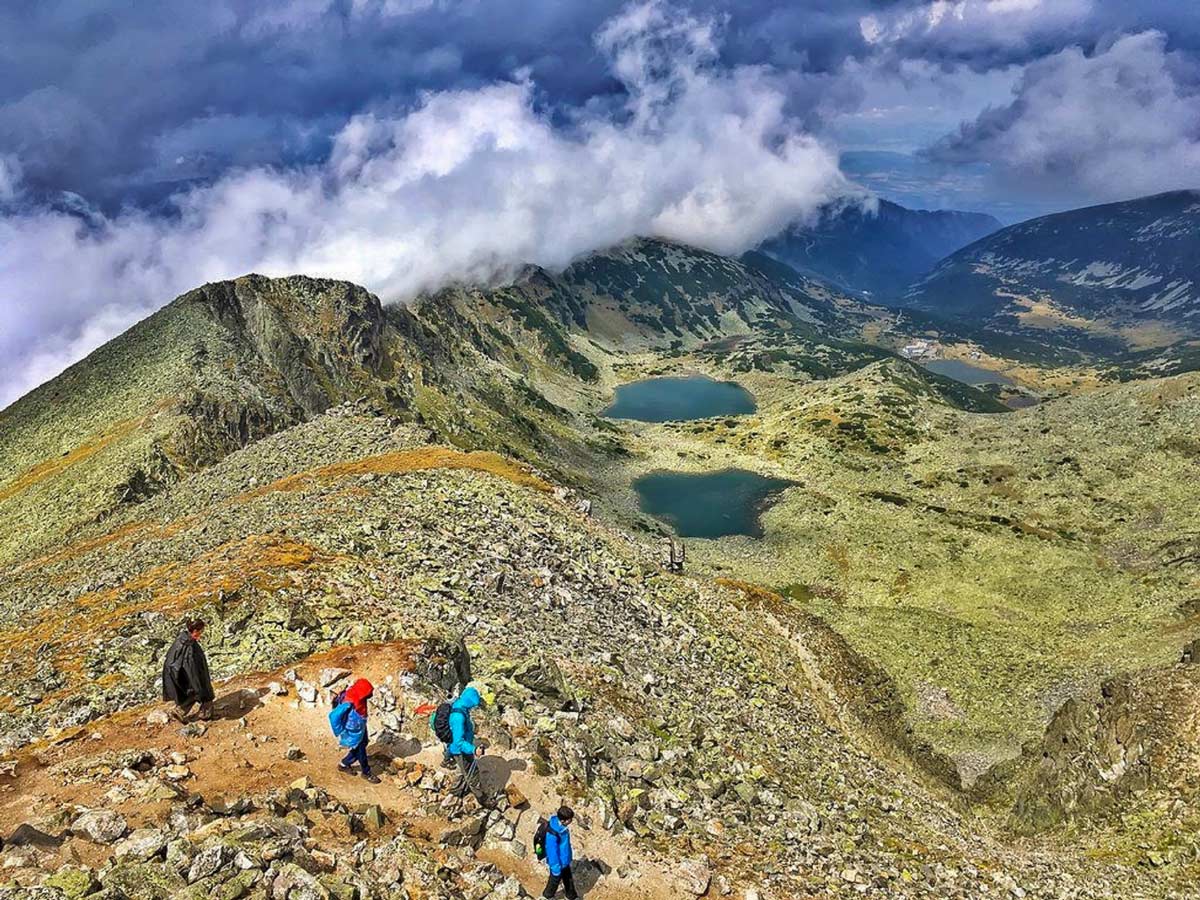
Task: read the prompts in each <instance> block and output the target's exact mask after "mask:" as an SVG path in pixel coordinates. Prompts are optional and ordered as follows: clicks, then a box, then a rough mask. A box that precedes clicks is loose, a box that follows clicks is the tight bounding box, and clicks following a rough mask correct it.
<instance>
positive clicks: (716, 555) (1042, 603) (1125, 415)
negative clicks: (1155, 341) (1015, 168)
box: [629, 363, 1200, 774]
mask: <svg viewBox="0 0 1200 900" xmlns="http://www.w3.org/2000/svg"><path fill="white" fill-rule="evenodd" d="M685 364H686V363H685ZM713 374H717V375H719V374H721V373H720V371H719V369H714V370H713ZM903 381H904V380H903V379H901V380H900V381H897V380H896V379H895V378H892V377H886V370H880V369H879V368H878V366H876V367H872V369H868V370H863V372H860V373H853V374H851V375H848V376H843V377H841V378H836V379H833V380H830V381H825V382H816V383H811V384H807V385H797V384H795V383H794V382H793V381H791V380H790V379H779V378H775V377H773V376H769V375H757V376H755V377H754V378H752V379H751V380H750V381H749V383H750V384H751V386H752V389H753V390H755V391H756V393H757V395H758V397H759V400H760V404H761V406H760V410H759V413H758V414H757V415H755V416H750V417H746V418H744V419H729V420H723V421H721V422H719V423H711V422H708V423H686V424H678V425H665V426H656V427H653V428H645V429H640V430H639V431H638V437H637V438H635V440H634V447H635V459H634V462H633V463H632V465H631V466H630V467H629V468H630V470H631V471H632V473H633V474H636V473H637V472H640V471H644V470H646V469H648V468H653V467H655V466H671V467H675V468H694V469H711V468H719V467H722V466H726V465H742V466H748V467H750V468H756V469H759V470H762V471H764V472H768V473H769V474H774V475H781V476H784V477H790V478H793V479H795V480H797V481H799V482H800V483H801V485H802V486H801V487H799V488H797V489H794V490H792V491H789V492H787V493H786V494H785V495H784V498H783V500H782V502H780V503H779V504H778V505H777V506H775V507H774V508H773V509H772V510H770V511H769V512H768V513H767V515H766V517H765V524H766V529H767V534H766V538H765V539H764V540H763V541H762V542H751V541H746V540H744V539H727V540H723V541H717V542H705V541H694V542H691V543H692V548H693V556H694V557H696V558H700V559H703V560H704V561H705V562H707V563H708V564H709V565H712V566H714V567H717V568H719V569H721V570H722V571H728V572H730V573H733V574H735V575H736V576H737V577H740V578H744V579H747V580H751V581H756V582H758V583H765V584H769V585H772V586H775V587H778V588H788V587H791V588H792V590H791V593H792V595H793V596H794V597H796V598H797V599H799V600H800V601H802V602H803V603H804V605H805V606H806V607H807V608H809V609H812V610H814V611H816V612H818V613H819V614H820V615H821V616H823V617H824V618H826V619H827V620H828V621H829V622H831V623H832V624H834V625H835V627H837V628H838V630H839V631H841V632H842V633H843V634H844V635H846V636H847V637H848V638H849V639H850V640H851V642H852V643H853V644H854V645H855V646H856V647H857V648H858V649H859V650H860V651H861V652H863V653H864V654H865V655H867V656H868V657H869V658H871V659H874V660H876V661H878V662H880V663H881V664H882V665H884V666H885V668H886V669H887V670H888V671H889V672H890V673H891V674H892V675H893V676H894V677H896V678H897V680H898V681H899V682H900V684H901V687H902V689H903V691H904V694H905V699H906V700H907V701H908V703H909V705H910V708H911V709H912V710H913V711H914V719H915V722H916V724H917V727H918V730H919V732H920V733H921V734H922V735H923V736H925V737H927V738H929V739H930V740H932V741H933V743H934V744H935V745H936V746H938V747H939V748H942V749H945V750H947V751H949V752H951V753H953V754H955V755H956V756H958V758H959V760H960V762H961V763H962V765H963V768H964V771H965V772H966V773H968V774H970V773H973V772H977V771H979V770H980V769H981V768H983V767H985V766H986V765H987V764H989V763H990V762H992V761H994V760H995V759H997V758H999V757H1002V756H1004V755H1009V754H1012V753H1014V752H1016V750H1017V749H1018V748H1019V746H1020V744H1021V742H1022V741H1024V740H1026V739H1029V738H1032V737H1035V736H1037V735H1039V734H1040V733H1041V729H1042V728H1043V727H1044V724H1045V722H1046V720H1047V718H1048V717H1049V715H1050V713H1051V712H1053V711H1054V710H1055V709H1056V708H1057V707H1058V705H1059V704H1060V703H1061V702H1062V701H1063V699H1065V697H1066V696H1068V695H1069V694H1070V693H1072V692H1075V691H1078V690H1080V689H1083V688H1085V687H1089V686H1091V685H1093V684H1094V683H1095V682H1096V681H1097V680H1098V678H1099V677H1101V676H1102V675H1105V674H1109V673H1113V672H1116V671H1126V670H1130V669H1135V668H1138V667H1141V666H1144V665H1149V664H1154V663H1161V662H1164V661H1167V660H1169V659H1171V658H1174V657H1175V656H1176V655H1177V653H1178V649H1179V646H1180V645H1181V644H1182V643H1183V642H1184V640H1185V639H1186V637H1187V636H1189V635H1190V634H1191V633H1192V631H1194V629H1193V628H1189V627H1188V625H1187V622H1186V621H1185V620H1184V619H1183V617H1182V614H1181V612H1180V606H1181V604H1182V602H1183V601H1184V600H1186V599H1187V598H1188V597H1190V596H1193V595H1194V593H1195V590H1196V587H1197V583H1196V572H1195V566H1194V564H1193V565H1191V566H1189V565H1182V566H1180V565H1167V564H1165V563H1166V560H1167V559H1168V558H1169V557H1170V555H1171V554H1172V553H1176V552H1177V550H1178V548H1173V547H1172V545H1171V542H1172V541H1174V540H1176V539H1178V538H1179V537H1180V536H1181V535H1183V536H1187V535H1190V536H1192V537H1191V538H1190V539H1191V540H1192V541H1193V543H1194V536H1195V535H1196V534H1197V533H1198V532H1200V515H1197V513H1196V510H1197V508H1200V507H1198V505H1197V499H1198V497H1197V493H1198V490H1197V486H1196V484H1195V478H1194V473H1195V465H1196V459H1197V455H1198V452H1200V447H1198V445H1197V444H1196V442H1195V439H1194V437H1193V435H1194V434H1195V431H1196V427H1197V422H1198V421H1200V376H1195V375H1189V376H1181V377H1179V378H1177V379H1173V380H1169V381H1164V382H1158V383H1142V384H1136V385H1129V386H1123V387H1119V388H1110V389H1106V390H1104V391H1101V392H1098V393H1093V394H1090V395H1085V396H1080V397H1074V398H1066V399H1063V400H1060V401H1056V402H1052V403H1049V404H1045V405H1043V406H1041V407H1038V408H1035V409H1032V410H1028V411H1024V412H1020V413H1010V414H1006V415H986V416H985V415H973V414H969V413H964V412H961V411H956V410H953V409H950V408H948V407H946V406H943V405H936V404H932V403H930V402H929V400H928V398H926V397H921V396H914V394H913V393H912V392H911V391H910V390H908V389H907V388H906V386H905V385H904V383H903ZM1114 410H1115V411H1116V412H1115V413H1114ZM1117 422H1119V423H1121V424H1120V425H1119V426H1117V425H1116V423H1117ZM1185 544H1186V541H1185ZM1178 552H1182V551H1181V550H1180V551H1178ZM1193 552H1194V548H1193Z"/></svg>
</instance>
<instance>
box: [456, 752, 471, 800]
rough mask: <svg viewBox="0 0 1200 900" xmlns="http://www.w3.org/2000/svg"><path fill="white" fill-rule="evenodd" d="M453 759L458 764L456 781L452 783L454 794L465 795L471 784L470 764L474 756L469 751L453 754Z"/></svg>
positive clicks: (457, 795)
mask: <svg viewBox="0 0 1200 900" xmlns="http://www.w3.org/2000/svg"><path fill="white" fill-rule="evenodd" d="M454 761H455V762H456V763H457V764H458V781H457V782H455V784H454V796H456V797H465V796H466V795H467V791H468V790H470V785H471V766H472V765H473V764H474V762H475V757H473V756H472V755H471V754H469V753H456V754H454Z"/></svg>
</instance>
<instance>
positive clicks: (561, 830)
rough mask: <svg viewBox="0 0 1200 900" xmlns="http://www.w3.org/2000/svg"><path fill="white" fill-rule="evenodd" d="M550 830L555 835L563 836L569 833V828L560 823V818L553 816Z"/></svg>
mask: <svg viewBox="0 0 1200 900" xmlns="http://www.w3.org/2000/svg"><path fill="white" fill-rule="evenodd" d="M549 828H550V830H551V831H553V832H554V833H555V834H559V835H562V834H566V833H567V826H566V825H564V824H563V823H562V822H560V821H558V816H551V817H550V824H549Z"/></svg>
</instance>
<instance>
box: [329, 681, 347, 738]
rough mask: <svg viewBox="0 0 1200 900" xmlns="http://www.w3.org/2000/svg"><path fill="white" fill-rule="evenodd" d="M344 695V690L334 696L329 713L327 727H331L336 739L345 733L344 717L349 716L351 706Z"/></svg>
mask: <svg viewBox="0 0 1200 900" xmlns="http://www.w3.org/2000/svg"><path fill="white" fill-rule="evenodd" d="M345 697H346V692H345V691H342V692H341V693H340V694H338V695H337V696H336V697H334V698H333V709H332V710H331V711H330V713H329V727H330V728H331V729H333V736H334V737H335V738H338V739H340V738H341V737H342V735H343V734H345V733H346V719H347V718H348V717H349V716H350V709H351V706H350V704H349V703H347V702H346V700H345Z"/></svg>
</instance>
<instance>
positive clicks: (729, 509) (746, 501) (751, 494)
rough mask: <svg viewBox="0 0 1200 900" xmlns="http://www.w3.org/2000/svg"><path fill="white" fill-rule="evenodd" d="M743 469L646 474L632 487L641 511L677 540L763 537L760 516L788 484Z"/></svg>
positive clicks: (781, 480) (785, 481)
mask: <svg viewBox="0 0 1200 900" xmlns="http://www.w3.org/2000/svg"><path fill="white" fill-rule="evenodd" d="M791 484H792V482H790V481H787V480H786V479H783V478H767V477H764V476H762V475H759V474H758V473H757V472H750V471H747V470H746V469H722V470H721V471H719V472H707V473H702V474H693V473H690V472H668V471H660V472H651V473H649V474H648V475H643V476H642V477H641V478H639V479H637V480H636V481H634V483H633V487H634V490H636V491H637V494H638V500H639V506H640V507H641V510H642V512H644V513H647V514H648V515H651V516H654V518H656V519H659V520H660V521H663V522H666V523H667V524H668V525H670V526H671V528H672V529H674V531H675V533H676V534H678V535H679V536H680V537H699V538H718V537H724V536H726V535H731V534H744V535H748V536H750V537H762V525H761V523H760V522H759V516H760V514H761V513H762V512H763V510H764V509H765V508H766V507H767V506H768V505H769V502H770V500H771V499H772V498H773V497H774V496H775V495H776V494H778V493H779V492H780V491H782V490H783V489H784V488H787V487H789V486H791Z"/></svg>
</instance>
